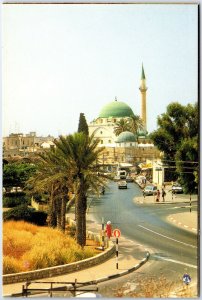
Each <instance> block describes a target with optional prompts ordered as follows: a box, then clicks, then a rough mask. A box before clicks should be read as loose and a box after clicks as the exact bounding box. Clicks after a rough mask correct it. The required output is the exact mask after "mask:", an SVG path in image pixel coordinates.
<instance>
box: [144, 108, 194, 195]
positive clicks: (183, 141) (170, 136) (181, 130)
mask: <svg viewBox="0 0 202 300" xmlns="http://www.w3.org/2000/svg"><path fill="white" fill-rule="evenodd" d="M157 123H158V129H157V130H156V131H154V132H153V133H151V135H150V137H151V139H152V140H153V141H154V144H155V145H156V146H157V147H158V149H159V150H160V151H162V152H163V153H164V162H165V164H167V165H169V166H170V169H171V171H173V170H175V168H176V172H177V176H178V177H179V181H180V183H181V184H182V185H183V187H184V190H185V192H186V193H193V192H194V191H196V188H197V185H198V131H199V119H198V106H197V104H195V105H191V104H188V105H187V106H183V105H181V104H179V103H177V102H173V103H171V104H169V105H168V107H167V111H166V113H164V114H162V115H161V116H159V117H158V120H157Z"/></svg>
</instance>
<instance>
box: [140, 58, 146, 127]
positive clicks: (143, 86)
mask: <svg viewBox="0 0 202 300" xmlns="http://www.w3.org/2000/svg"><path fill="white" fill-rule="evenodd" d="M139 89H140V92H141V94H142V97H141V98H142V105H141V108H142V109H141V118H142V122H143V125H144V129H145V130H147V106H146V91H147V87H146V78H145V74H144V68H143V64H142V76H141V83H140V87H139Z"/></svg>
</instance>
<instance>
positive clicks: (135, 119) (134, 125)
mask: <svg viewBox="0 0 202 300" xmlns="http://www.w3.org/2000/svg"><path fill="white" fill-rule="evenodd" d="M129 128H130V131H131V132H132V133H134V134H135V135H136V136H138V131H139V130H141V129H143V128H144V125H143V123H142V119H141V118H140V116H137V115H134V116H131V117H130V118H129Z"/></svg>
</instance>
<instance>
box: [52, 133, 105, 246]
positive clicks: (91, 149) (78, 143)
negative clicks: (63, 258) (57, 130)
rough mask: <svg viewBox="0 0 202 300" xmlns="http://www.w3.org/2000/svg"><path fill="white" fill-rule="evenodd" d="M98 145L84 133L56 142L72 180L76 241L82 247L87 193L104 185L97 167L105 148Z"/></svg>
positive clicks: (83, 244) (84, 232) (92, 137)
mask: <svg viewBox="0 0 202 300" xmlns="http://www.w3.org/2000/svg"><path fill="white" fill-rule="evenodd" d="M98 144H99V140H98V139H94V136H93V135H92V136H87V135H86V134H84V133H83V132H79V133H75V134H73V135H68V136H66V137H63V136H60V137H59V139H58V140H57V141H56V147H57V148H58V151H59V152H60V156H61V157H63V158H64V159H65V161H66V164H67V166H68V168H69V174H70V176H71V178H72V183H73V190H74V194H75V205H76V240H77V243H78V244H79V245H81V246H82V247H83V246H85V243H86V209H87V193H88V190H89V189H90V188H91V189H92V190H94V191H97V192H98V190H99V186H100V184H103V179H102V178H101V177H100V176H99V175H98V170H99V166H98V165H97V161H98V157H99V154H100V153H101V152H102V151H103V148H97V145H98Z"/></svg>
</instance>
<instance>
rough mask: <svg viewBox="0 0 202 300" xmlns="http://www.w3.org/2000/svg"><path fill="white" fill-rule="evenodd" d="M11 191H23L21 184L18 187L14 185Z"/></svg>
mask: <svg viewBox="0 0 202 300" xmlns="http://www.w3.org/2000/svg"><path fill="white" fill-rule="evenodd" d="M10 192H11V193H17V192H22V188H21V187H19V186H17V187H16V186H14V187H12V188H11V190H10Z"/></svg>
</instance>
